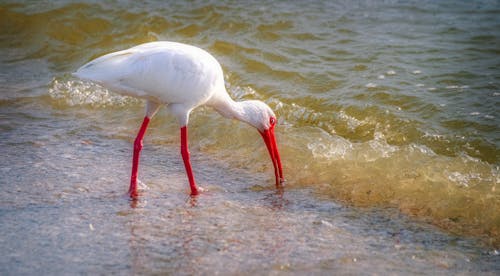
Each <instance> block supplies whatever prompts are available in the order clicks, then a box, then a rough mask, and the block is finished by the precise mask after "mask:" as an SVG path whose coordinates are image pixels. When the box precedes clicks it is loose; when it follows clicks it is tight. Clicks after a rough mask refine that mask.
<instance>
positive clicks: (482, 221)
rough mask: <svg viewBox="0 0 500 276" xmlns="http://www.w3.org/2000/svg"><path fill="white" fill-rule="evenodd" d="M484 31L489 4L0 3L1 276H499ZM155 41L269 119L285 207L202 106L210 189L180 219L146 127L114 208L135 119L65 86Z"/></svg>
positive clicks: (493, 20)
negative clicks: (202, 53)
mask: <svg viewBox="0 0 500 276" xmlns="http://www.w3.org/2000/svg"><path fill="white" fill-rule="evenodd" d="M499 15H500V4H499V3H498V1H474V2H471V3H469V2H465V1H464V2H456V1H439V2H437V1H436V2H434V1H415V2H412V1H410V2H403V3H401V2H396V1H395V2H392V1H387V2H382V1H311V2H307V3H302V2H299V1H297V2H293V1H292V2H279V1H264V2H250V3H249V2H246V1H212V2H200V1H188V2H179V1H172V2H162V1H142V2H134V1H81V2H76V1H2V3H0V153H1V155H2V159H1V160H0V170H1V173H2V174H1V175H2V177H1V178H0V187H1V188H2V190H3V191H4V193H3V194H1V195H0V220H1V221H2V223H1V224H2V226H0V233H3V235H2V236H3V237H2V238H0V246H1V248H2V249H4V250H3V251H7V252H9V253H8V256H7V257H6V258H5V259H4V261H2V263H1V267H2V268H1V270H0V271H2V272H5V273H7V274H16V272H21V273H22V272H26V273H30V272H34V271H37V268H40V269H41V270H42V271H45V272H47V273H51V272H55V273H56V272H57V271H62V273H64V272H97V271H102V268H103V267H106V268H109V269H110V271H114V272H124V271H129V272H132V273H157V272H167V273H168V272H170V273H172V272H175V271H178V270H179V269H182V271H183V272H184V273H187V274H189V273H198V272H205V273H211V272H215V271H219V272H224V269H227V270H226V272H229V273H250V274H252V273H270V272H280V271H281V272H292V273H294V272H295V273H300V272H305V271H315V272H318V273H321V272H326V271H328V272H331V271H335V270H337V271H339V272H344V273H359V272H365V273H366V271H367V270H366V269H367V268H370V269H373V271H374V273H385V272H393V273H403V272H413V273H433V272H436V271H438V272H443V273H447V272H450V273H456V272H465V273H467V272H476V271H483V272H491V273H495V271H496V272H498V269H499V268H498V252H497V251H496V250H495V248H498V245H499V241H500V232H499V231H500V191H499V190H500V187H498V185H499V181H500V176H499V165H500V128H499V125H500V119H499V116H498V113H499V112H498V111H499V107H498V106H499V102H500V71H499V68H500V50H499V49H500V16H499ZM155 40H171V41H179V42H183V43H188V44H193V45H196V46H199V47H201V48H204V49H206V50H207V51H209V52H211V53H212V54H213V55H214V56H215V57H216V58H217V59H218V60H219V62H220V63H221V65H222V67H223V68H224V71H225V78H226V87H227V90H228V92H229V93H230V94H231V96H232V97H233V98H235V99H237V100H242V99H259V100H263V101H265V102H266V103H268V104H269V105H270V106H271V107H272V108H273V109H274V110H275V112H276V114H277V115H278V120H279V125H278V126H277V128H276V133H277V140H278V143H279V146H280V151H281V154H282V160H283V166H284V173H285V176H286V178H287V186H286V189H285V193H284V194H283V195H276V194H275V193H274V189H273V173H272V164H271V163H270V162H269V160H268V159H269V158H268V156H267V152H266V151H265V148H264V146H263V143H262V141H261V139H260V137H259V135H258V132H256V131H255V130H253V129H250V128H249V127H248V126H247V125H244V124H242V123H239V122H236V121H229V120H226V119H224V118H222V117H221V116H220V115H218V114H217V113H216V112H214V111H212V110H210V109H208V108H200V109H198V110H195V111H194V112H193V113H192V116H191V120H190V147H191V148H190V149H191V152H192V154H193V157H192V158H193V160H192V162H193V169H194V170H195V174H196V176H197V179H198V181H199V182H200V183H199V184H200V185H201V186H203V187H206V188H208V190H209V192H208V194H206V195H202V196H201V197H200V198H199V199H198V200H197V203H196V204H191V203H192V202H190V200H189V199H186V198H187V187H188V185H187V181H186V179H185V175H184V171H183V167H182V163H181V162H182V161H181V158H180V156H179V154H178V143H179V137H178V136H179V130H178V125H177V124H176V120H175V119H174V118H173V117H171V116H170V115H169V114H167V113H166V111H165V110H161V111H160V113H159V115H158V116H156V117H155V118H154V120H153V121H152V125H151V129H150V130H149V131H148V134H147V136H146V140H145V149H144V154H143V155H142V160H143V164H144V165H141V168H140V178H141V180H142V181H143V182H144V183H145V184H146V185H147V186H148V187H149V189H147V190H145V191H144V192H143V193H144V194H143V201H142V202H141V203H139V205H138V206H136V207H137V208H136V209H131V208H130V205H129V202H127V200H125V199H123V198H122V197H121V195H122V193H124V192H125V191H126V188H127V182H128V177H129V170H130V159H131V148H132V146H131V144H132V141H133V139H134V137H135V133H136V131H137V130H138V127H139V125H140V122H141V118H142V117H143V115H144V114H143V102H141V101H140V100H136V99H132V98H127V97H122V96H119V95H116V94H113V93H111V92H109V91H107V90H105V89H103V88H101V87H98V86H95V85H92V84H89V83H85V82H82V81H80V80H78V79H75V78H73V77H71V75H70V73H71V72H73V71H75V70H76V69H77V68H78V67H79V66H81V65H82V64H84V63H86V62H88V61H89V60H91V59H92V58H95V57H98V56H100V55H102V54H105V53H108V52H112V51H116V50H121V49H124V48H127V47H130V46H133V45H136V44H139V43H143V42H147V41H155ZM276 205H277V206H278V207H279V208H278V207H277V206H276ZM192 206H194V207H192ZM268 216H269V217H268ZM224 218H227V219H224ZM391 220H394V222H393V223H392V222H391ZM214 223H215V224H216V225H215V226H214ZM62 225H66V226H67V227H66V228H64V227H62ZM89 225H92V226H91V227H90V226H89ZM147 226H150V227H147ZM118 228H119V229H120V230H117V229H118ZM245 229H250V230H249V231H248V233H247V232H245V231H244V230H245ZM277 229H282V230H280V231H278V230H277ZM371 229H372V230H371ZM89 231H90V232H89ZM178 231H180V232H187V234H179V232H178ZM189 233H190V234H189ZM231 233H232V234H231ZM110 235H111V236H110ZM179 235H181V237H180V236H179ZM232 235H234V236H232ZM16 239H17V240H20V241H17V242H16V241H14V240H16ZM182 240H184V243H182V242H181V241H182ZM94 243H95V244H94ZM325 243H326V244H328V245H326V244H325ZM84 244H87V247H85V246H84ZM72 245H75V246H76V247H73V246H72ZM99 246H101V247H99ZM75 248H79V249H75ZM100 248H105V249H106V250H107V251H108V252H115V254H111V255H110V254H109V253H106V252H102V251H100V250H103V249H100ZM273 248H274V249H273ZM271 249H273V250H274V251H273V250H271ZM378 249H380V252H379V251H377V250H378ZM245 250H246V251H245ZM50 251H54V255H53V256H51V255H50V254H49V252H50ZM292 251H293V252H296V253H295V254H294V253H291V252H292ZM402 251H404V252H403V253H402ZM277 252H281V253H277ZM374 252H379V253H374ZM38 253H40V254H38ZM273 254H274V255H273ZM270 255H272V256H274V257H269V256H270ZM37 256H44V258H46V262H45V264H46V265H43V264H44V262H43V258H42V257H37ZM93 256H94V257H93ZM179 256H184V257H182V258H181V257H179ZM186 256H187V257H186ZM78 258H81V261H78V260H77V259H78ZM120 258H125V259H127V260H129V259H130V260H135V261H134V262H132V263H128V264H122V265H117V264H116V263H117V261H116V260H119V259H120ZM186 258H187V259H188V260H196V261H192V262H191V261H190V262H188V261H186ZM226 259H228V260H229V261H228V262H226V261H225V260H226ZM238 260H245V261H241V263H239V265H236V264H237V261H238ZM354 260H355V261H354ZM390 260H393V261H390ZM89 263H90V264H91V265H90V266H88V267H90V268H89V269H88V270H86V269H84V267H85V265H89ZM16 264H17V265H16ZM56 264H57V265H56ZM65 264H66V266H65ZM134 264H135V265H134ZM202 264H205V265H207V266H209V265H212V268H213V269H210V267H208V268H207V267H205V266H203V265H202ZM21 267H24V268H23V269H24V270H23V269H21ZM188 268H189V269H191V270H189V269H188ZM405 268H406V269H405Z"/></svg>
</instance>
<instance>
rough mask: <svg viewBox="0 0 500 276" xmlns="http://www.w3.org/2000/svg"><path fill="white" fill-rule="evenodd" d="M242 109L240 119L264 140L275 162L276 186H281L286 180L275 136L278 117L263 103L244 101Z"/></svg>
mask: <svg viewBox="0 0 500 276" xmlns="http://www.w3.org/2000/svg"><path fill="white" fill-rule="evenodd" d="M241 107H242V109H243V112H242V116H241V118H240V119H241V120H242V121H245V122H247V123H248V124H250V125H251V126H253V127H255V128H256V129H257V130H258V131H259V133H260V134H261V135H262V138H263V139H264V143H265V144H266V147H267V150H268V151H269V155H270V156H271V161H272V162H273V166H274V174H275V176H276V185H277V186H280V185H281V184H282V183H283V182H284V181H285V180H284V177H283V169H282V167H281V159H280V154H279V151H278V145H277V143H276V137H275V135H274V127H275V126H276V124H277V122H278V120H277V118H276V115H275V114H274V112H273V110H272V109H271V108H270V107H269V106H268V105H267V104H265V103H263V102H261V101H244V102H241Z"/></svg>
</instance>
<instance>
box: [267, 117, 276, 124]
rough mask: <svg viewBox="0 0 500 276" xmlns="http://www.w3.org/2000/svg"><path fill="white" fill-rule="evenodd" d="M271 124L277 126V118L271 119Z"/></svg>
mask: <svg viewBox="0 0 500 276" xmlns="http://www.w3.org/2000/svg"><path fill="white" fill-rule="evenodd" d="M269 123H271V125H272V126H274V124H276V118H274V117H271V118H270V119H269Z"/></svg>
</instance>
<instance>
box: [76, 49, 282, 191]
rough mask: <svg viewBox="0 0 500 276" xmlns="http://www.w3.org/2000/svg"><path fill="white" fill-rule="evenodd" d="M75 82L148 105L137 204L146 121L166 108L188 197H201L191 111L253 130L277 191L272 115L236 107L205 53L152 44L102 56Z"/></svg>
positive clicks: (138, 142) (133, 184)
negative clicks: (206, 109) (208, 110)
mask: <svg viewBox="0 0 500 276" xmlns="http://www.w3.org/2000/svg"><path fill="white" fill-rule="evenodd" d="M72 75H73V76H75V77H77V78H79V79H81V80H84V81H90V82H93V83H96V84H98V85H100V86H102V87H104V88H106V89H108V90H110V91H112V92H115V93H118V94H121V95H126V96H132V97H136V98H140V99H144V100H145V101H146V107H145V116H144V119H143V121H142V124H141V126H140V128H139V131H138V133H137V136H136V138H135V140H134V145H133V157H132V172H131V176H130V186H129V190H128V194H129V196H130V197H131V198H132V199H137V198H138V192H137V175H138V168H139V159H140V152H141V150H142V148H143V138H144V135H145V133H146V130H147V128H148V125H149V122H150V120H151V119H152V118H153V116H154V115H155V114H156V113H157V111H158V110H159V109H160V108H161V107H162V106H165V107H166V108H167V110H168V111H169V112H170V113H171V114H173V115H174V116H175V117H176V118H177V120H178V123H179V125H180V138H181V139H180V140H181V150H180V152H181V156H182V159H183V162H184V167H185V170H186V174H187V178H188V182H189V186H190V188H191V195H192V196H196V195H198V194H199V193H200V188H199V187H198V186H197V185H196V182H195V178H194V174H193V169H192V167H191V161H190V152H189V149H188V122H189V116H190V113H191V111H192V110H193V109H195V108H197V107H199V106H202V105H205V106H210V107H212V108H213V109H215V111H217V112H218V113H220V114H221V115H222V116H223V117H226V118H229V119H236V120H239V121H242V122H245V123H247V124H249V125H251V126H253V127H255V128H256V129H257V130H258V132H259V133H260V134H261V136H262V138H263V140H264V143H265V145H266V148H267V150H268V152H269V155H270V157H271V161H272V163H273V167H274V174H275V179H276V186H277V187H281V185H282V184H283V183H284V181H285V179H284V177H283V169H282V165H281V159H280V154H279V151H278V146H277V143H276V138H275V134H274V128H275V126H276V124H277V117H276V115H275V113H274V112H273V110H272V109H271V108H270V107H269V106H268V105H267V104H265V103H264V102H262V101H258V100H246V101H234V100H233V99H232V98H231V97H230V96H229V94H228V93H227V90H226V87H225V83H224V75H223V70H222V67H221V65H220V64H219V62H218V61H217V60H216V59H215V57H214V56H212V55H211V54H210V53H208V52H207V51H205V50H203V49H201V48H199V47H196V46H193V45H188V44H184V43H180V42H172V41H155V42H148V43H144V44H140V45H137V46H134V47H131V48H129V49H125V50H121V51H117V52H112V53H109V54H105V55H103V56H100V57H98V58H96V59H94V60H91V61H90V62H88V63H86V64H84V65H83V66H81V67H80V68H79V69H77V70H76V72H74V73H72Z"/></svg>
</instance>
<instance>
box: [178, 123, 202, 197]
mask: <svg viewBox="0 0 500 276" xmlns="http://www.w3.org/2000/svg"><path fill="white" fill-rule="evenodd" d="M187 136H188V135H187V127H186V126H183V127H181V155H182V159H183V160H184V167H186V173H187V176H188V180H189V186H190V187H191V195H198V194H199V192H198V189H197V188H196V183H195V182H194V175H193V169H192V168H191V162H190V161H189V149H188V143H187V140H188V137H187Z"/></svg>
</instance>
